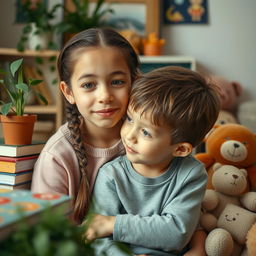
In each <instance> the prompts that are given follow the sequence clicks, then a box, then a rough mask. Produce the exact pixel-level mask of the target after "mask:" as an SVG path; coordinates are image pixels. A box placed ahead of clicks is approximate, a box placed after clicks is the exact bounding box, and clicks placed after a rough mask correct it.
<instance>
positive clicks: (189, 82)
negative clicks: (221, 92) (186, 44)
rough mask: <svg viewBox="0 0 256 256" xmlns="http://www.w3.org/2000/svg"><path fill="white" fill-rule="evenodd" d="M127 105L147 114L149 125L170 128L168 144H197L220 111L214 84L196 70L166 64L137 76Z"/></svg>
mask: <svg viewBox="0 0 256 256" xmlns="http://www.w3.org/2000/svg"><path fill="white" fill-rule="evenodd" d="M130 107H131V108H132V109H133V110H135V111H137V110H140V111H141V110H142V114H143V113H146V112H148V113H150V115H151V121H152V123H153V124H156V125H161V124H163V123H164V124H167V125H168V126H170V128H171V140H172V141H171V142H172V144H176V143H180V142H188V143H190V144H191V145H192V146H193V147H195V146H197V145H198V144H199V143H200V142H201V141H202V140H203V139H204V137H205V135H206V134H207V133H208V132H209V130H210V129H211V128H212V126H213V125H214V123H215V121H216V119H217V117H218V114H219V110H220V101H219V96H218V92H217V87H216V86H215V85H213V84H210V83H207V82H206V80H205V79H204V77H202V76H201V75H200V74H198V73H197V72H194V71H191V70H189V69H186V68H182V67H175V66H168V67H163V68H158V69H155V70H153V71H151V72H149V73H146V74H143V75H141V76H140V77H139V78H138V79H137V80H136V81H135V83H134V85H133V88H132V91H131V97H130Z"/></svg>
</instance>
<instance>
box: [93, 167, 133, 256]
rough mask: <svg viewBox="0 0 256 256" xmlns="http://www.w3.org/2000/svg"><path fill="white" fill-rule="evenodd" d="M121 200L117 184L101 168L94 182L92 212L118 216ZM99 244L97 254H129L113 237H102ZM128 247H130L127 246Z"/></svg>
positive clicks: (122, 255) (121, 255) (123, 255)
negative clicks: (116, 187) (119, 246)
mask: <svg viewBox="0 0 256 256" xmlns="http://www.w3.org/2000/svg"><path fill="white" fill-rule="evenodd" d="M120 209H121V202H120V200H119V198H118V194H117V192H116V189H115V184H114V182H113V180H111V179H110V178H109V177H108V175H106V173H105V172H104V168H103V169H100V170H99V173H98V176H97V179H96V181H95V184H94V189H93V197H92V206H91V212H93V213H97V214H102V215H107V216H116V215H117V214H118V213H120ZM98 240H99V245H97V247H96V250H97V255H109V256H110V255H120V256H125V255H127V254H126V253H124V252H123V251H122V250H120V249H119V248H118V246H117V244H116V242H115V241H113V237H112V236H111V237H107V238H101V239H98ZM127 249H128V247H127Z"/></svg>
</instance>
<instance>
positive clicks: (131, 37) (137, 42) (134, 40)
mask: <svg viewBox="0 0 256 256" xmlns="http://www.w3.org/2000/svg"><path fill="white" fill-rule="evenodd" d="M119 33H120V34H121V35H122V36H123V37H125V38H126V39H127V40H128V41H129V43H130V44H131V45H132V47H133V48H134V50H135V51H136V53H137V54H141V53H142V37H141V36H140V35H139V34H137V33H136V32H135V31H133V30H131V29H124V30H121V31H120V32H119Z"/></svg>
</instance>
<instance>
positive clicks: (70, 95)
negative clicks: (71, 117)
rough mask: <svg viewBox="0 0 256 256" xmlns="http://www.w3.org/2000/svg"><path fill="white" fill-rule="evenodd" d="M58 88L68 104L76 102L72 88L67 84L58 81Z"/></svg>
mask: <svg viewBox="0 0 256 256" xmlns="http://www.w3.org/2000/svg"><path fill="white" fill-rule="evenodd" d="M60 90H61V91H62V93H63V95H64V96H65V98H66V99H67V101H68V102H69V103H70V104H75V103H76V102H75V98H74V96H73V92H72V90H71V89H70V88H69V87H68V86H67V84H66V83H65V82H64V81H61V82H60Z"/></svg>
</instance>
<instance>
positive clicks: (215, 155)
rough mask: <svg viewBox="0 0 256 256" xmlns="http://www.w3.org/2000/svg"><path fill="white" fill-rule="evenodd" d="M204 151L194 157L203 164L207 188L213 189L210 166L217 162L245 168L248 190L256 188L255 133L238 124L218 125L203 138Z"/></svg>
mask: <svg viewBox="0 0 256 256" xmlns="http://www.w3.org/2000/svg"><path fill="white" fill-rule="evenodd" d="M205 151H206V152H204V153H197V154H195V158H197V159H198V160H200V161H201V162H203V163H204V164H205V167H206V169H207V172H208V184H207V188H208V189H213V186H212V174H213V170H212V166H213V164H214V163H215V162H219V163H221V164H227V165H234V166H236V167H238V168H244V169H246V170H247V173H248V180H249V183H250V190H256V153H255V152H256V134H254V133H253V132H251V131H250V130H249V129H248V128H246V127H245V126H243V125H240V124H233V123H229V124H224V125H220V126H219V127H217V128H216V129H214V130H213V131H212V132H211V133H210V134H209V136H208V137H207V138H206V139H205Z"/></svg>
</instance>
